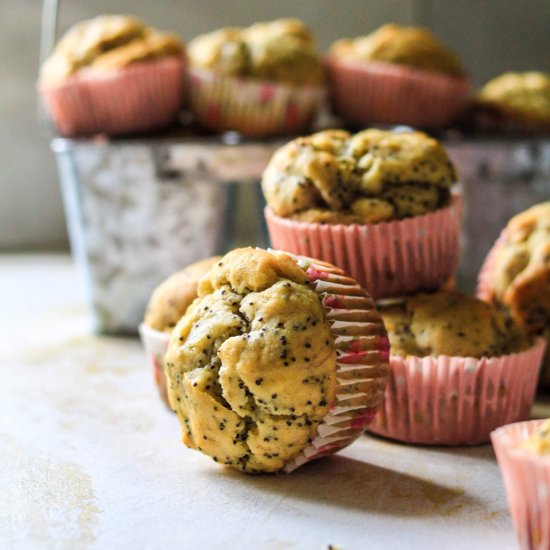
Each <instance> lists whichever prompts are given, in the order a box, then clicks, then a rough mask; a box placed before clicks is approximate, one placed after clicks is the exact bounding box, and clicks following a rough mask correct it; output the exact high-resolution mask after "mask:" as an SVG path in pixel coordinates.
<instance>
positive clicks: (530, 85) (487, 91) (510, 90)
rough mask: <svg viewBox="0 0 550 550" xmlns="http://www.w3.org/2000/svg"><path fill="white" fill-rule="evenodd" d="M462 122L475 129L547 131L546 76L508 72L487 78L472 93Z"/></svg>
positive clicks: (549, 94) (549, 89)
mask: <svg viewBox="0 0 550 550" xmlns="http://www.w3.org/2000/svg"><path fill="white" fill-rule="evenodd" d="M465 125H466V127H467V129H469V130H474V131H477V132H487V133H497V132H499V133H501V132H505V133H510V134H519V135H538V134H550V75H548V74H545V73H542V72H537V71H529V72H525V73H512V72H509V73H505V74H502V75H500V76H498V77H497V78H494V79H493V80H490V81H489V82H487V84H485V86H483V88H481V90H479V92H478V94H477V95H476V97H475V99H474V102H473V104H472V107H471V109H470V111H469V112H468V114H467V116H466V117H465Z"/></svg>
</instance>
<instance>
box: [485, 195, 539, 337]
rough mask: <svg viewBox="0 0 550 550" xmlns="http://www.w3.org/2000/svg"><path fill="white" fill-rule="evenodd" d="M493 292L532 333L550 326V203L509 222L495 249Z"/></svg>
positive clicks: (523, 213)
mask: <svg viewBox="0 0 550 550" xmlns="http://www.w3.org/2000/svg"><path fill="white" fill-rule="evenodd" d="M492 292H493V296H494V298H495V301H496V302H497V303H499V304H501V305H503V306H505V307H506V308H507V309H508V310H509V311H510V313H511V315H512V316H513V317H514V318H515V319H516V320H517V321H518V322H519V323H521V324H524V325H525V326H526V327H527V329H528V330H529V332H530V333H532V334H541V333H542V332H544V330H545V329H548V328H549V327H550V202H544V203H540V204H537V205H535V206H533V207H532V208H529V209H528V210H525V211H524V212H521V213H520V214H518V215H517V216H514V217H513V218H512V219H511V220H510V221H509V222H508V225H507V226H506V228H505V230H504V232H503V240H502V242H501V244H500V245H499V247H498V250H496V252H495V264H494V268H493V281H492Z"/></svg>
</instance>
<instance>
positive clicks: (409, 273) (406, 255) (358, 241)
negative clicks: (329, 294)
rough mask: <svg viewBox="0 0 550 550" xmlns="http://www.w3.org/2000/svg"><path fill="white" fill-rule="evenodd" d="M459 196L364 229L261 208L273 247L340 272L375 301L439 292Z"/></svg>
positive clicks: (453, 260) (451, 263)
mask: <svg viewBox="0 0 550 550" xmlns="http://www.w3.org/2000/svg"><path fill="white" fill-rule="evenodd" d="M461 211H462V197H461V196H460V195H458V194H454V195H453V196H452V199H451V203H450V205H449V206H447V207H445V208H441V209H439V210H436V211H435V212H430V213H428V214H424V215H422V216H414V217H412V218H407V219H404V220H398V221H392V222H382V223H377V224H365V225H358V224H352V225H342V224H321V223H309V222H298V221H294V220H291V219H287V218H281V217H279V216H276V215H275V214H273V212H272V211H271V209H270V208H269V207H267V208H266V209H265V217H266V221H267V227H268V229H269V236H270V238H271V244H272V246H273V248H276V249H279V250H285V251H287V252H291V253H293V254H299V255H303V256H308V257H311V258H319V259H321V260H324V261H327V262H330V263H332V264H334V265H337V266H339V267H341V268H342V269H343V270H345V271H346V272H347V273H349V274H350V275H351V276H352V277H353V278H354V279H356V280H357V281H358V282H359V283H360V284H361V286H363V287H364V288H365V289H366V290H367V291H368V293H369V294H370V295H371V296H373V297H374V298H375V299H381V298H388V297H393V296H401V295H404V294H411V293H414V292H418V291H420V290H434V289H438V288H440V287H441V286H442V285H443V284H445V283H446V282H447V280H448V279H449V278H450V277H451V276H452V275H454V273H455V271H456V267H457V265H458V260H459V252H460V219H461Z"/></svg>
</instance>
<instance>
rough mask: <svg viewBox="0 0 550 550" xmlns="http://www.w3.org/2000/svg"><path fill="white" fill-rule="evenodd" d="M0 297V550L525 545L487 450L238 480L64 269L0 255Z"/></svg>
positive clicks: (318, 466) (371, 443)
mask: <svg viewBox="0 0 550 550" xmlns="http://www.w3.org/2000/svg"><path fill="white" fill-rule="evenodd" d="M0 300H1V303H2V309H1V310H0V331H1V334H2V337H1V338H2V339H1V340H0V352H1V354H2V359H1V367H0V547H2V548H5V547H7V548H16V549H19V548H79V549H80V548H162V547H168V548H190V549H194V548H197V549H199V548H200V549H203V548H208V549H211V548H231V547H233V548H238V549H239V550H244V549H248V548H251V549H252V548H254V549H255V548H262V549H263V548H266V549H282V548H291V549H302V548H303V549H325V548H327V546H328V544H336V545H338V547H339V548H341V549H342V550H351V549H363V548H369V549H376V548H384V549H385V550H386V549H393V548H406V549H414V548H421V549H431V548H434V549H439V548H446V549H455V548H456V549H459V548H464V549H468V550H473V549H477V548H480V549H482V548H499V549H501V550H506V549H508V548H516V543H515V538H514V533H513V528H512V524H511V520H510V517H509V514H508V511H507V506H506V502H505V496H504V489H503V486H502V484H501V482H500V477H499V473H498V469H497V466H496V463H495V461H494V457H493V454H492V450H491V448H490V447H488V446H482V447H476V448H471V449H459V450H449V449H435V448H414V447H407V446H403V445H398V444H393V443H388V442H385V441H382V440H377V439H374V438H369V437H363V438H361V439H360V440H359V441H358V442H357V443H355V444H354V445H353V446H352V447H350V448H348V449H347V450H345V451H344V452H342V453H341V454H340V455H339V456H338V457H334V458H331V459H326V460H322V461H319V462H317V463H313V464H310V465H307V466H305V467H304V468H301V469H299V470H297V471H296V472H295V473H293V474H291V475H280V476H262V477H247V476H243V475H242V474H239V473H236V472H232V471H230V470H226V469H223V468H221V467H220V466H218V465H216V464H215V463H214V462H212V461H210V460H209V459H207V458H206V457H203V456H202V455H201V454H200V453H197V452H194V451H191V450H188V449H186V448H184V447H183V446H182V444H181V443H180V437H179V426H178V422H177V420H176V418H175V417H174V416H173V415H172V414H171V413H169V412H168V411H167V410H165V409H164V407H163V405H162V404H161V403H160V400H159V399H158V397H157V395H156V392H155V389H154V387H153V382H152V379H151V372H150V370H149V366H148V365H147V364H146V360H145V356H144V354H143V353H142V351H141V349H140V346H139V343H138V342H137V340H123V339H111V338H100V337H95V336H92V335H90V334H89V331H88V320H87V318H86V310H85V307H84V305H83V298H82V293H81V286H80V284H79V283H78V279H77V274H76V271H75V269H74V268H73V266H72V263H71V262H70V260H69V258H67V257H52V256H38V257H14V256H4V257H0Z"/></svg>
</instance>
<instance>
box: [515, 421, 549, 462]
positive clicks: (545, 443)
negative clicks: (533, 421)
mask: <svg viewBox="0 0 550 550" xmlns="http://www.w3.org/2000/svg"><path fill="white" fill-rule="evenodd" d="M521 446H522V448H523V449H525V450H526V451H529V452H531V453H534V454H539V455H550V418H548V419H547V420H545V421H544V422H543V423H542V424H541V425H540V426H539V428H538V430H537V431H536V432H535V433H534V434H533V435H532V436H531V437H530V438H529V439H527V440H526V441H524V442H523V443H522V445H521Z"/></svg>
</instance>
